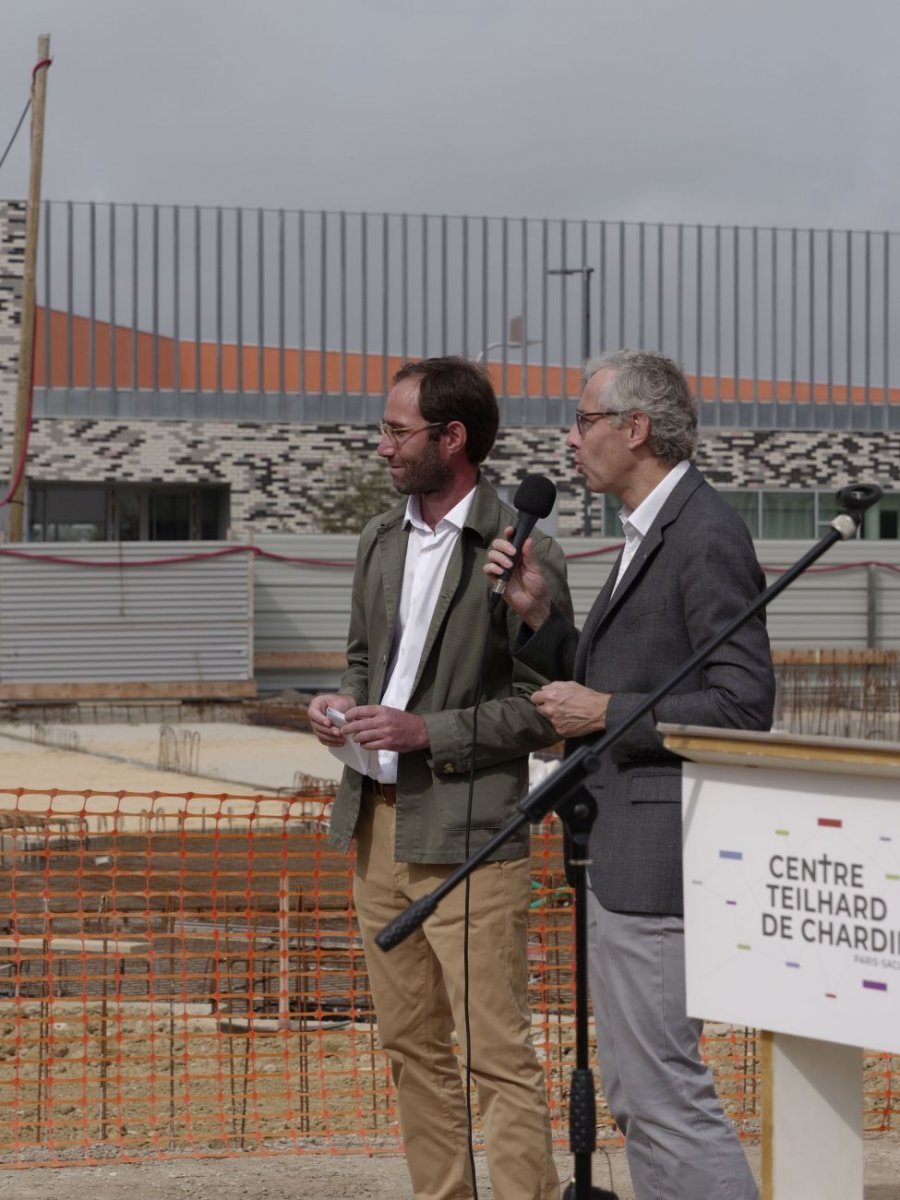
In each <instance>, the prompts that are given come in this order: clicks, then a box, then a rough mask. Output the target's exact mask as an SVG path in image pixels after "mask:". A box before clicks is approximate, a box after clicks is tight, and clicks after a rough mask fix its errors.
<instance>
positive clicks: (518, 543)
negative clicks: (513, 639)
mask: <svg viewBox="0 0 900 1200" xmlns="http://www.w3.org/2000/svg"><path fill="white" fill-rule="evenodd" d="M555 502H556V484H555V483H554V482H553V481H552V480H550V479H548V478H547V476H546V475H526V476H525V478H524V479H523V480H522V482H521V483H520V484H519V487H518V490H517V492H516V494H515V496H513V504H514V505H515V506H516V508H517V509H518V513H519V515H518V517H517V518H516V528H515V532H514V533H513V537H512V543H513V546H514V547H515V554H514V555H513V564H512V566H511V567H507V568H506V570H505V571H504V572H503V574H502V575H501V576H500V578H499V579H498V580H497V582H496V583H495V584H494V586H493V589H492V590H491V599H490V606H491V608H492V609H493V608H494V607H495V605H496V604H497V602H498V601H499V599H500V597H501V596H502V595H503V593H504V592H505V591H506V585H507V583H508V582H509V577H510V575H512V573H513V571H514V570H515V567H516V563H517V562H518V561H519V555H520V554H521V553H522V547H523V546H524V545H525V541H526V539H527V538H528V535H529V534H530V533H531V531H532V529H534V527H535V524H536V523H537V522H538V521H541V520H543V518H544V517H549V516H550V513H551V512H552V511H553V505H554V504H555Z"/></svg>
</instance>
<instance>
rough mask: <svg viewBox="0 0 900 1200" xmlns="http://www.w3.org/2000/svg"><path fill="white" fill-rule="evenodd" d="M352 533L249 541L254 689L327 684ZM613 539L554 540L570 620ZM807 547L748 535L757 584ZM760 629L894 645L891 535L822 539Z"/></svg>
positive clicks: (897, 639) (343, 629) (821, 645)
mask: <svg viewBox="0 0 900 1200" xmlns="http://www.w3.org/2000/svg"><path fill="white" fill-rule="evenodd" d="M356 541H357V539H356V537H354V536H351V535H314V534H306V535H283V536H276V535H272V536H269V537H264V538H260V539H259V540H258V543H257V545H258V548H259V549H260V550H261V551H263V555H262V556H261V557H260V558H259V559H258V560H257V564H256V655H257V677H258V680H259V683H260V687H261V688H264V689H265V688H269V687H272V686H288V685H290V686H293V687H307V686H333V684H334V683H335V681H336V679H337V676H338V674H339V671H340V666H339V662H340V656H341V655H342V654H343V651H344V648H345V645H346V634H347V623H348V620H349V615H350V584H351V580H352V576H353V571H352V563H353V560H354V556H355V553H356ZM620 544H621V543H620V542H619V541H615V540H611V539H607V540H599V539H586V538H563V539H561V545H562V547H563V549H564V551H565V553H566V555H567V557H568V568H569V583H570V586H571V589H572V597H573V601H574V605H575V613H576V620H577V622H578V624H579V625H580V624H582V623H583V621H584V618H585V616H586V615H587V612H588V610H589V609H590V607H591V604H592V603H593V601H594V599H595V597H596V595H597V593H598V591H599V590H600V588H601V587H602V586H603V582H604V580H605V579H606V576H607V575H608V573H609V571H610V570H611V568H612V566H613V563H614V562H615V559H616V553H617V549H618V546H619V545H620ZM811 545H812V543H811V542H795V541H761V542H757V543H756V552H757V555H758V556H759V559H760V562H761V563H762V564H763V566H764V567H766V568H769V570H768V572H767V575H766V580H767V583H773V582H774V581H775V579H776V578H777V577H778V572H779V571H780V570H784V569H785V568H787V567H789V566H791V565H792V564H793V563H794V562H796V560H797V559H799V558H800V557H801V556H802V555H803V554H805V553H806V551H807V550H809V548H810V546H811ZM598 551H599V553H598ZM586 552H588V553H586ZM267 553H271V554H277V555H283V556H285V557H286V558H287V559H290V560H293V561H284V562H277V561H275V560H273V559H270V558H267V557H265V555H266V554H267ZM870 564H871V565H870ZM768 627H769V634H770V637H771V639H772V645H773V648H774V649H776V650H788V649H797V650H800V649H851V650H862V649H867V648H870V646H871V647H873V648H880V649H898V648H900V542H875V541H853V542H849V543H840V544H838V545H835V546H833V547H831V548H830V549H829V550H828V551H827V552H826V554H825V555H824V556H823V557H822V558H821V559H820V560H819V563H818V564H816V569H814V570H812V571H808V572H807V573H806V574H805V575H804V576H802V577H801V578H800V579H798V580H796V581H795V582H794V583H793V584H792V586H791V587H790V588H788V589H787V590H786V591H785V592H784V593H782V595H781V596H779V597H778V598H777V599H776V600H775V601H774V602H773V604H772V606H771V609H770V611H769V614H768ZM710 632H712V631H710ZM313 655H319V656H322V657H321V661H320V662H318V663H315V662H313V661H312V657H311V656H313ZM329 656H330V660H331V661H330V662H329V661H328V657H329ZM276 660H280V661H281V662H282V664H283V665H282V666H281V667H280V668H279V667H276V666H275V662H276ZM336 663H337V664H338V665H335V664H336Z"/></svg>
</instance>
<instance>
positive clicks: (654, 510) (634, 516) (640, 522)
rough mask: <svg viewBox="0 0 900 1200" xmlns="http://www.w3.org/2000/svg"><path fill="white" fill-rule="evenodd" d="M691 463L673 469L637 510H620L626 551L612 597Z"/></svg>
mask: <svg viewBox="0 0 900 1200" xmlns="http://www.w3.org/2000/svg"><path fill="white" fill-rule="evenodd" d="M689 466H690V463H689V462H687V461H685V462H680V463H678V465H677V466H675V467H673V468H672V469H671V471H669V473H668V474H667V475H666V476H665V477H664V478H663V479H661V480H660V481H659V483H658V484H657V485H656V487H655V488H654V489H653V491H652V492H651V493H650V495H649V496H645V497H644V499H643V500H642V501H641V502H640V504H639V505H638V506H637V508H629V507H628V505H627V504H625V505H623V506H622V507H621V508H620V509H619V520H620V522H621V523H622V532H623V533H624V534H625V549H624V550H623V551H622V558H621V561H620V562H619V573H618V575H617V576H616V584H615V587H614V588H613V590H612V592H611V593H610V595H611V596H612V595H615V591H616V588H617V587H618V586H619V584H620V583H621V582H622V580H623V578H624V577H625V572H626V571H627V570H628V564H629V563H630V562H631V560H632V559H633V558H634V556H635V554H636V553H637V549H638V546H640V544H641V542H642V541H643V540H644V538H645V537H646V535H647V531H648V530H649V528H650V526H651V525H652V524H653V522H654V521H655V520H656V518H657V517H658V516H659V514H660V510H661V509H662V506H663V505H664V504H665V502H666V501H667V500H668V498H669V497H670V496H671V494H672V492H673V491H674V490H675V485H676V484H677V483H678V480H679V479H681V477H682V476H683V475H684V473H685V471H687V469H688V467H689Z"/></svg>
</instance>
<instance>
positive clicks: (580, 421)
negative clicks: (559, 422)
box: [575, 408, 624, 437]
mask: <svg viewBox="0 0 900 1200" xmlns="http://www.w3.org/2000/svg"><path fill="white" fill-rule="evenodd" d="M621 416H624V413H620V412H615V411H614V410H613V409H611V408H602V409H600V411H599V412H582V411H581V409H580V408H576V409H575V427H576V428H577V430H578V436H579V437H584V435H585V434H586V433H587V431H588V430H589V429H590V427H591V426H592V425H593V424H594V422H595V421H602V420H603V418H604V417H621Z"/></svg>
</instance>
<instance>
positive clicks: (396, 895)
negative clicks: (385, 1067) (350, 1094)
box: [353, 796, 559, 1200]
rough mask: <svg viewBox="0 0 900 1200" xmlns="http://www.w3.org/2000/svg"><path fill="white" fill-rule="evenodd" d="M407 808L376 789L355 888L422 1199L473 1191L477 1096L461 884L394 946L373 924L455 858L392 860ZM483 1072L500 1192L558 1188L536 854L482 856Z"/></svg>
mask: <svg viewBox="0 0 900 1200" xmlns="http://www.w3.org/2000/svg"><path fill="white" fill-rule="evenodd" d="M395 814H396V810H395V809H394V807H393V805H390V804H387V803H386V802H385V801H383V800H380V799H374V798H373V797H370V796H366V797H364V799H363V807H362V812H361V814H360V820H359V824H358V826H357V830H356V841H357V846H356V850H357V855H356V874H355V878H354V886H353V892H354V899H355V901H356V911H357V916H358V919H359V925H360V929H361V931H362V935H363V942H364V945H365V951H366V963H367V966H368V971H369V981H370V984H371V988H372V998H373V1000H374V1002H375V1012H376V1014H377V1017H378V1032H379V1037H380V1040H381V1044H382V1046H383V1047H384V1049H385V1051H386V1052H387V1054H388V1057H389V1059H390V1062H391V1071H392V1074H393V1078H394V1084H395V1086H396V1089H397V1103H398V1108H399V1113H400V1128H401V1132H402V1134H403V1142H404V1147H405V1150H406V1160H407V1165H408V1167H409V1173H410V1177H411V1179H412V1185H413V1192H414V1194H415V1196H416V1200H468V1198H469V1197H471V1196H472V1186H471V1176H470V1169H469V1161H468V1149H467V1140H466V1105H465V1095H464V1089H463V1084H462V1081H461V1077H460V1065H459V1062H458V1061H457V1057H456V1055H455V1053H454V1052H453V1033H454V1030H455V1031H456V1034H457V1036H458V1039H459V1042H460V1044H461V1046H462V1047H463V1053H465V1016H464V1012H463V965H462V948H463V937H462V930H463V905H464V892H465V885H464V884H460V886H459V887H457V888H455V889H454V891H452V892H451V893H450V894H449V895H448V896H447V897H445V898H444V899H443V900H442V901H441V903H440V904H439V905H438V907H437V909H436V911H435V912H434V913H433V914H432V915H431V916H430V917H429V918H428V919H427V920H426V921H425V923H424V925H423V926H422V927H421V928H420V929H418V930H417V931H416V932H415V933H413V934H412V935H411V936H410V937H408V938H407V939H406V940H405V941H403V942H401V943H400V945H398V946H395V947H394V948H393V949H392V950H390V951H388V952H385V951H382V950H380V949H379V948H378V947H377V946H376V945H375V942H374V938H375V934H376V933H378V931H379V930H380V929H381V928H382V927H383V926H384V925H386V924H387V922H388V921H390V920H391V919H392V918H393V917H394V916H395V915H396V914H397V913H398V912H401V911H402V910H403V909H404V908H406V906H407V904H409V903H410V902H411V901H412V900H417V899H419V898H420V897H421V896H424V895H427V894H428V893H429V892H431V891H433V889H434V888H435V887H437V886H438V884H439V883H441V882H442V881H443V880H444V879H446V878H447V876H448V875H449V874H450V872H451V871H452V870H453V868H452V867H450V866H417V865H415V864H410V863H397V862H394V829H395ZM470 892H471V895H470V902H469V908H470V917H469V1027H470V1031H471V1040H472V1075H473V1078H474V1080H475V1082H476V1087H477V1095H478V1104H479V1108H480V1110H481V1119H482V1125H483V1129H484V1139H485V1146H486V1150H487V1160H488V1169H489V1172H490V1178H491V1185H492V1188H493V1194H494V1200H558V1196H559V1180H558V1177H557V1174H556V1167H555V1165H554V1162H553V1147H552V1141H551V1135H550V1117H549V1111H548V1108H547V1099H546V1093H545V1088H544V1073H543V1071H542V1069H541V1066H540V1063H539V1062H538V1059H537V1055H536V1053H535V1050H534V1046H533V1045H532V1041H531V1016H530V1013H529V1011H528V1002H527V930H526V927H527V913H528V902H529V896H530V884H529V862H528V859H518V860H516V861H512V862H491V863H485V864H483V865H482V866H481V867H479V868H477V869H476V870H475V871H474V872H473V874H472V875H471V877H470Z"/></svg>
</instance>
